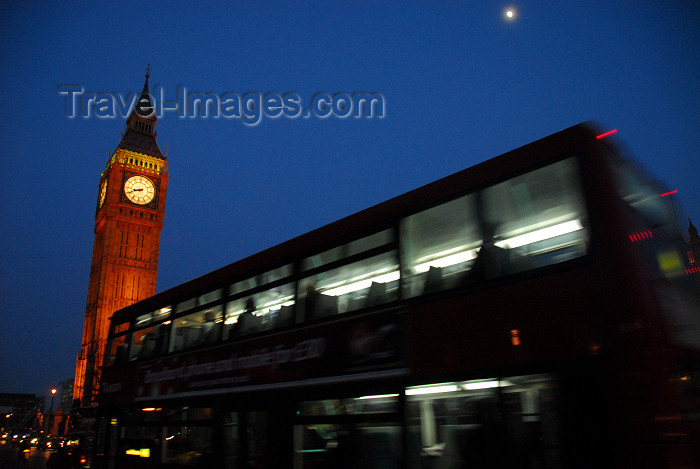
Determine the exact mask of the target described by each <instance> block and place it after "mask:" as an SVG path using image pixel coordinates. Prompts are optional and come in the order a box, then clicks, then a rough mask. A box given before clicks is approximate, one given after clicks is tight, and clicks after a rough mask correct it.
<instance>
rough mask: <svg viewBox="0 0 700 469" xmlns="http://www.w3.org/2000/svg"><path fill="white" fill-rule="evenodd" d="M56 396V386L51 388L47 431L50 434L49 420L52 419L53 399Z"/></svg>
mask: <svg viewBox="0 0 700 469" xmlns="http://www.w3.org/2000/svg"><path fill="white" fill-rule="evenodd" d="M54 397H56V388H53V389H52V390H51V409H49V428H48V433H49V434H51V421H52V420H53V399H54Z"/></svg>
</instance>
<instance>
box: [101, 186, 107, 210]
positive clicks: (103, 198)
mask: <svg viewBox="0 0 700 469" xmlns="http://www.w3.org/2000/svg"><path fill="white" fill-rule="evenodd" d="M106 197H107V180H106V179H105V180H104V182H103V183H102V187H100V207H102V205H104V203H105V198H106Z"/></svg>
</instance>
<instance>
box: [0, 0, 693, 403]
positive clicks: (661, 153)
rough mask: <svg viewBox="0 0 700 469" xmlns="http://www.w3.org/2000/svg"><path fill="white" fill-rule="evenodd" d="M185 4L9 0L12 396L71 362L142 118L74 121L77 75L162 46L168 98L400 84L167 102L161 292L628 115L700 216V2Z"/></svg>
mask: <svg viewBox="0 0 700 469" xmlns="http://www.w3.org/2000/svg"><path fill="white" fill-rule="evenodd" d="M190 3H191V2H168V3H167V6H166V5H164V4H163V3H161V2H142V1H139V2H130V1H121V2H117V3H114V4H110V5H109V6H108V7H101V6H99V5H100V4H99V3H97V4H95V3H78V2H58V3H56V2H41V3H39V2H36V3H24V2H22V3H19V2H3V5H2V7H0V41H1V43H2V46H3V47H2V49H1V50H0V57H1V60H2V61H1V65H2V70H3V73H2V74H1V75H0V83H1V85H2V86H1V88H0V89H1V90H2V91H1V93H0V103H1V104H0V106H1V108H0V110H1V112H2V121H1V124H0V128H1V129H2V131H1V132H0V136H1V137H0V151H1V153H0V175H1V176H2V184H1V185H0V216H1V217H2V219H1V223H2V225H1V226H2V229H1V230H0V233H1V234H0V236H1V237H0V262H1V264H0V266H1V267H0V275H1V277H0V392H24V393H35V394H39V395H43V394H46V393H47V392H48V390H49V389H50V388H51V387H52V386H54V385H56V384H57V383H58V382H59V381H61V380H65V379H67V378H71V377H72V376H73V374H74V371H75V358H76V355H77V353H78V351H79V348H80V341H81V333H82V326H83V317H84V312H85V302H86V298H87V285H88V276H89V273H90V258H91V253H92V245H93V227H94V215H95V206H96V199H97V195H98V194H97V193H98V187H97V185H98V182H99V178H100V173H101V171H102V170H103V169H104V168H105V164H106V162H107V159H108V156H109V154H110V153H111V152H113V151H114V150H115V148H116V146H117V144H118V143H119V140H120V133H121V132H122V130H123V129H124V126H125V119H124V118H123V117H118V118H97V117H95V116H94V115H93V116H92V117H90V118H81V117H77V118H73V119H69V118H67V117H66V113H67V111H68V110H67V106H66V97H65V96H63V95H61V94H59V91H60V87H61V86H67V85H74V86H79V87H83V88H84V89H85V90H86V91H88V92H94V93H112V94H120V95H121V96H126V95H128V94H129V93H133V92H140V90H141V88H142V87H143V82H144V73H145V69H146V66H147V64H149V63H150V64H151V68H152V75H151V78H150V85H151V88H152V89H153V87H154V86H156V85H160V86H161V87H162V89H163V90H164V94H165V98H166V99H169V100H172V101H175V99H176V94H177V88H178V87H185V88H187V89H188V90H190V91H191V92H211V93H216V94H224V93H226V92H231V93H236V94H238V95H243V94H245V93H248V92H258V93H279V94H285V93H295V94H297V95H298V96H300V97H301V100H302V102H301V105H302V106H303V107H308V106H309V103H310V101H311V98H312V97H313V96H314V95H316V94H317V93H320V92H325V93H329V94H331V95H333V94H336V93H340V92H346V93H354V92H375V93H380V94H381V95H382V96H383V97H384V99H385V115H384V117H383V118H376V117H375V118H372V119H370V118H361V119H357V118H353V117H350V118H346V119H341V118H338V117H329V118H326V119H321V118H313V117H312V118H308V119H305V118H288V117H285V116H282V117H279V118H277V119H272V118H268V117H263V118H262V121H261V122H260V123H259V124H258V125H256V126H248V125H245V124H244V123H243V122H241V120H239V119H226V118H208V119H205V118H201V117H198V118H194V119H188V118H179V117H178V116H177V114H176V113H174V112H171V113H166V114H165V115H164V116H163V117H162V118H160V119H159V121H158V142H159V145H160V148H161V149H162V150H165V148H166V145H167V152H168V161H169V164H170V176H171V180H170V184H169V187H168V196H167V207H166V212H167V215H166V219H165V227H164V229H163V232H162V242H161V249H160V269H159V277H158V291H163V290H165V289H167V288H170V287H173V286H175V285H178V284H179V283H182V282H184V281H187V280H189V279H192V278H194V277H197V276H199V275H202V274H205V273H207V272H209V271H211V270H214V269H216V268H218V267H222V266H224V265H226V264H229V263H231V262H234V261H236V260H238V259H241V258H243V257H245V256H247V255H250V254H253V253H255V252H258V251H260V250H263V249H265V248H267V247H270V246H272V245H274V244H277V243H280V242H282V241H285V240H287V239H289V238H292V237H294V236H297V235H300V234H303V233H305V232H307V231H310V230H312V229H314V228H317V227H319V226H322V225H324V224H326V223H329V222H332V221H334V220H337V219H339V218H342V217H344V216H346V215H350V214H352V213H354V212H357V211H359V210H361V209H363V208H366V207H369V206H371V205H374V204H377V203H379V202H382V201H384V200H386V199H388V198H391V197H393V196H396V195H399V194H401V193H404V192H406V191H408V190H411V189H414V188H416V187H419V186H421V185H423V184H426V183H428V182H430V181H433V180H435V179H438V178H440V177H443V176H446V175H448V174H451V173H453V172H455V171H458V170H460V169H463V168H466V167H469V166H472V165H474V164H476V163H479V162H481V161H484V160H486V159H489V158H492V157H494V156H497V155H499V154H501V153H504V152H506V151H508V150H511V149H514V148H517V147H519V146H521V145H524V144H526V143H529V142H531V141H533V140H536V139H538V138H541V137H544V136H546V135H548V134H551V133H553V132H556V131H558V130H561V129H564V128H566V127H569V126H571V125H574V124H576V123H579V122H582V121H586V120H593V121H596V122H598V123H600V125H601V128H602V129H604V130H607V129H609V128H617V129H618V130H619V131H618V133H617V136H616V139H618V140H619V141H620V142H621V143H622V144H623V146H624V147H625V148H626V149H627V150H628V151H629V153H630V154H632V155H633V156H634V157H635V158H636V159H637V160H638V161H640V162H641V163H642V164H643V165H645V166H646V167H647V168H648V169H649V170H650V171H651V172H652V173H653V174H654V175H655V176H656V177H657V178H658V179H660V180H662V181H665V182H666V183H668V186H669V187H670V188H672V189H677V190H678V191H679V192H678V194H677V196H674V197H675V199H674V201H675V202H676V204H677V207H678V208H679V212H680V213H679V214H680V216H681V217H682V219H681V223H682V227H683V229H684V230H685V229H687V218H686V215H691V216H693V217H694V219H695V220H697V221H696V224H697V225H698V226H700V223H699V222H700V204H698V200H699V199H700V186H699V185H698V181H699V177H700V150H699V149H700V131H698V129H700V80H699V79H698V77H699V76H700V27H698V25H699V24H700V5H699V4H698V3H697V2H696V1H690V0H688V1H680V0H679V1H664V2H659V1H653V2H652V1H645V0H641V1H640V0H636V1H617V2H608V1H598V0H591V1H588V2H573V1H570V2H567V1H547V0H544V1H543V0H539V1H536V2H535V1H521V2H514V3H513V5H514V6H515V8H516V9H517V11H518V15H517V17H516V19H515V21H511V22H508V21H505V20H504V17H503V10H504V8H505V7H506V6H508V4H507V3H506V2H492V1H482V2H472V1H446V2H435V3H436V4H437V5H433V4H431V2H408V3H406V2H382V4H376V5H375V4H373V5H372V6H360V5H355V4H354V3H355V2H314V1H310V2H298V3H297V2H295V4H294V5H292V6H289V5H286V4H276V3H274V2H252V1H248V0H244V1H235V2H229V1H222V2H218V3H214V4H209V5H208V6H207V7H198V6H193V5H191V4H190ZM357 3H361V2H357ZM372 3H373V2H372ZM377 3H379V2H377Z"/></svg>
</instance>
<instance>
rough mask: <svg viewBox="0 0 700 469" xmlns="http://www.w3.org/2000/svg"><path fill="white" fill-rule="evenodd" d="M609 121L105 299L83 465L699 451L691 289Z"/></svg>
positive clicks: (665, 212) (646, 183)
mask: <svg viewBox="0 0 700 469" xmlns="http://www.w3.org/2000/svg"><path fill="white" fill-rule="evenodd" d="M614 138H615V137H612V136H610V137H608V136H606V135H605V134H603V133H600V132H598V131H596V130H594V129H593V128H592V127H591V126H589V125H577V126H574V127H571V128H569V129H566V130H563V131H561V132H558V133H556V134H553V135H551V136H549V137H546V138H543V139H541V140H538V141H536V142H533V143H531V144H528V145H526V146H524V147H522V148H519V149H517V150H513V151H511V152H509V153H506V154H504V155H501V156H499V157H496V158H493V159H491V160H488V161H486V162H483V163H480V164H478V165H476V166H473V167H471V168H468V169H465V170H463V171H460V172H458V173H455V174H452V175H450V176H447V177H445V178H443V179H440V180H438V181H435V182H433V183H430V184H428V185H426V186H424V187H421V188H419V189H416V190H413V191H411V192H408V193H406V194H403V195H400V196H398V197H395V198H393V199H391V200H388V201H386V202H384V203H381V204H379V205H376V206H374V207H371V208H368V209H366V210H363V211H361V212H359V213H356V214H354V215H351V216H348V217H346V218H343V219H341V220H339V221H336V222H334V223H331V224H329V225H327V226H324V227H322V228H319V229H316V230H314V231H312V232H309V233H307V234H304V235H302V236H299V237H297V238H294V239H291V240H289V241H287V242H284V243H282V244H280V245H277V246H274V247H272V248H269V249H267V250H265V251H263V252H260V253H258V254H255V255H253V256H250V257H248V258H245V259H242V260H240V261H238V262H235V263H233V264H230V265H228V266H225V267H223V268H221V269H219V270H216V271H214V272H211V273H209V274H206V275H204V276H202V277H199V278H196V279H194V280H191V281H189V282H186V283H184V284H182V285H179V286H177V287H174V288H172V289H170V290H167V291H164V292H162V293H159V294H157V295H155V296H153V297H151V298H148V299H146V300H144V301H141V302H139V303H136V304H134V305H131V306H129V307H127V308H124V309H122V310H119V311H117V312H116V313H115V314H114V316H113V318H112V320H111V329H110V333H109V343H108V350H107V358H106V361H105V363H104V368H103V372H102V381H101V388H100V391H101V395H100V405H99V406H98V434H97V436H98V438H97V447H98V453H97V456H98V458H97V461H96V462H97V466H98V467H105V468H140V467H162V468H178V467H207V468H214V467H216V468H226V469H234V468H269V469H279V468H293V469H315V468H362V469H375V468H377V469H378V468H392V469H393V468H397V469H398V468H407V469H452V468H486V467H488V468H502V467H509V468H510V467H523V468H533V469H534V468H572V467H574V468H586V469H589V468H593V467H615V468H621V467H634V468H664V467H670V468H687V467H697V466H694V465H693V464H695V463H697V462H698V461H700V458H699V456H700V452H699V451H698V430H699V425H700V420H699V418H700V410H699V409H700V407H699V405H698V404H699V402H698V400H699V399H700V397H699V396H700V392H699V391H700V384H699V382H700V381H699V379H700V374H699V370H700V310H699V307H698V304H699V303H698V292H697V290H696V289H694V287H693V284H692V283H690V281H689V278H688V276H687V275H686V273H685V267H686V266H685V263H686V259H685V257H684V254H685V251H684V248H683V246H682V245H681V244H679V243H680V236H679V232H678V224H677V221H676V219H675V217H674V213H673V210H672V209H671V207H670V206H669V204H668V200H667V198H663V197H660V194H662V193H664V192H666V190H665V189H664V188H662V187H659V186H657V185H656V184H655V183H653V182H652V180H651V179H650V178H649V177H648V176H647V175H645V174H644V172H643V171H641V170H640V169H638V168H637V167H636V166H634V165H632V164H630V162H629V161H627V160H626V159H625V158H623V157H622V156H621V155H620V152H619V151H618V150H617V148H616V146H615V145H614V144H613V142H612V141H611V139H614ZM300 216H302V215H300ZM126 255H127V256H128V255H129V251H127V253H126Z"/></svg>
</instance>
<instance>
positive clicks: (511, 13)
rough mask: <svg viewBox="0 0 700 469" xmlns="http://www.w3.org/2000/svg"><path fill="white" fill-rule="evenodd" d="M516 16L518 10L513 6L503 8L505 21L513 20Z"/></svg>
mask: <svg viewBox="0 0 700 469" xmlns="http://www.w3.org/2000/svg"><path fill="white" fill-rule="evenodd" d="M516 16H518V12H517V11H516V10H515V8H513V7H508V8H506V9H505V10H503V18H505V20H506V21H514V20H515V17H516Z"/></svg>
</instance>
